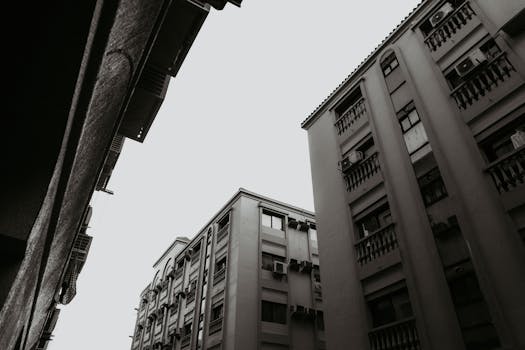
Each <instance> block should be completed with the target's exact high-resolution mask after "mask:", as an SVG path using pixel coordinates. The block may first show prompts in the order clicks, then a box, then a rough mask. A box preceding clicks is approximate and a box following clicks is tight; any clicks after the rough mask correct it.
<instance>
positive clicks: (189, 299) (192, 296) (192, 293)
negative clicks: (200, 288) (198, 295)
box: [186, 289, 196, 305]
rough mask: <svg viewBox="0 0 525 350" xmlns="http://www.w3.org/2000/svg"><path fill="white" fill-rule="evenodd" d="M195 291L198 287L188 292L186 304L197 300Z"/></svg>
mask: <svg viewBox="0 0 525 350" xmlns="http://www.w3.org/2000/svg"><path fill="white" fill-rule="evenodd" d="M195 291H196V289H191V290H190V291H189V292H188V294H187V295H186V305H188V304H189V303H191V302H192V301H193V300H195Z"/></svg>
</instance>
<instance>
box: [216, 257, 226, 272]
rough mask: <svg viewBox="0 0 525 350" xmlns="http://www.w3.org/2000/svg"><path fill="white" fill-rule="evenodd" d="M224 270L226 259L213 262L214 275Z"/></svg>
mask: <svg viewBox="0 0 525 350" xmlns="http://www.w3.org/2000/svg"><path fill="white" fill-rule="evenodd" d="M225 268H226V257H225V256H223V257H222V258H221V259H220V260H217V261H216V262H215V273H217V272H219V271H222V270H224V269H225Z"/></svg>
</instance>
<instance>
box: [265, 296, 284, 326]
mask: <svg viewBox="0 0 525 350" xmlns="http://www.w3.org/2000/svg"><path fill="white" fill-rule="evenodd" d="M261 308H262V312H261V317H262V321H264V322H273V323H280V324H286V309H287V306H286V304H279V303H272V302H271V301H266V300H263V301H261Z"/></svg>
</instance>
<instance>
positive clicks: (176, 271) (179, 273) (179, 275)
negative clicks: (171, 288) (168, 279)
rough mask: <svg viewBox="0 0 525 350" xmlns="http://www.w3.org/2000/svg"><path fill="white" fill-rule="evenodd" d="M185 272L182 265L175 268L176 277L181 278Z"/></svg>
mask: <svg viewBox="0 0 525 350" xmlns="http://www.w3.org/2000/svg"><path fill="white" fill-rule="evenodd" d="M183 272H184V269H183V268H181V267H180V268H178V269H177V270H175V279H179V278H180V277H181V276H182V273H183Z"/></svg>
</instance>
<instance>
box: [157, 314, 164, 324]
mask: <svg viewBox="0 0 525 350" xmlns="http://www.w3.org/2000/svg"><path fill="white" fill-rule="evenodd" d="M162 317H163V314H160V315H158V316H157V326H160V325H161V324H162Z"/></svg>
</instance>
